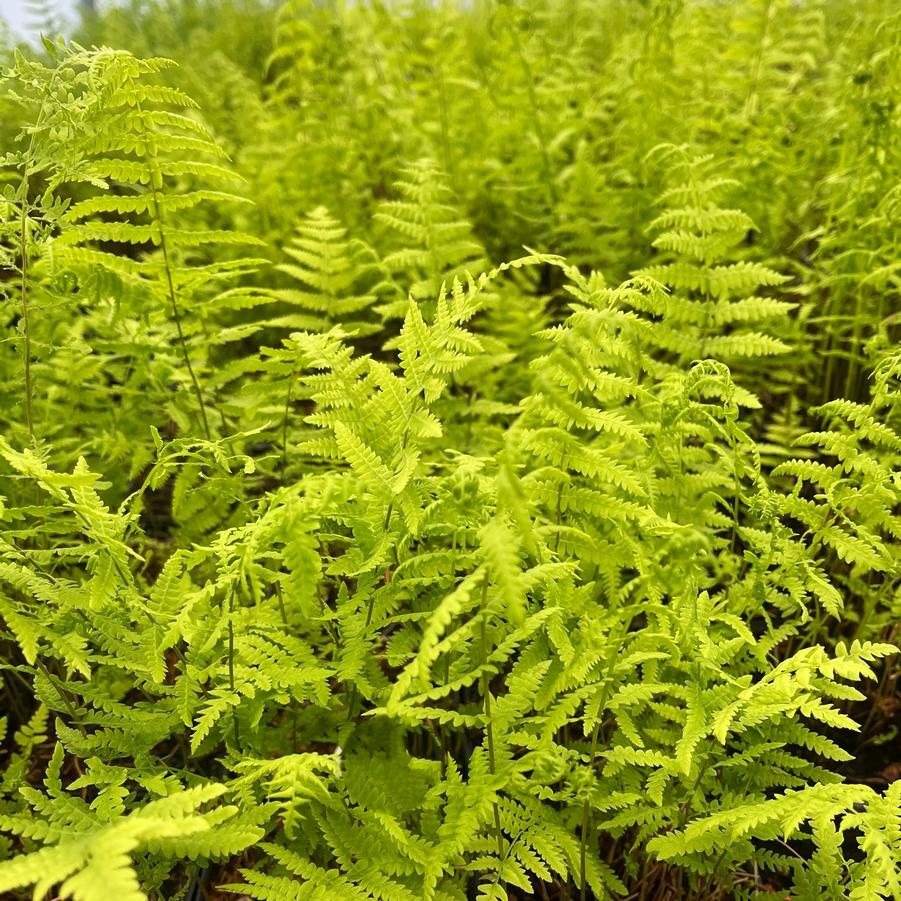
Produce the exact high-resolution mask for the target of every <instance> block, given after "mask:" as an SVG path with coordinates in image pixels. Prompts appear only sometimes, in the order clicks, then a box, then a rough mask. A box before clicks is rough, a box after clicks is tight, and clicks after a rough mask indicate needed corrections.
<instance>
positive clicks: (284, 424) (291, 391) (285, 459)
mask: <svg viewBox="0 0 901 901" xmlns="http://www.w3.org/2000/svg"><path fill="white" fill-rule="evenodd" d="M296 374H297V370H296V369H295V370H293V371H292V372H291V380H290V381H289V382H288V393H287V395H286V396H285V412H284V415H283V416H282V483H284V481H285V471H286V470H287V468H288V418H289V416H290V413H291V397H292V395H293V394H294V377H295V375H296Z"/></svg>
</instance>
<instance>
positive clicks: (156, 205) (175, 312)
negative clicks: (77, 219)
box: [150, 169, 213, 441]
mask: <svg viewBox="0 0 901 901" xmlns="http://www.w3.org/2000/svg"><path fill="white" fill-rule="evenodd" d="M157 174H158V173H157V172H156V171H155V169H154V171H153V172H151V176H150V190H151V191H152V193H153V210H154V216H155V217H156V221H157V224H158V225H159V229H160V250H161V251H162V252H163V268H164V269H165V271H166V285H167V288H168V292H169V303H170V305H171V306H172V318H173V319H174V320H175V329H176V331H177V332H178V343H179V344H180V346H181V352H182V356H183V357H184V359H185V366H186V367H187V370H188V375H189V376H190V378H191V384H192V385H193V387H194V395H195V396H196V398H197V404H198V406H199V407H200V419H201V421H202V422H203V433H204V435H205V436H206V440H207V441H212V440H213V435H212V432H211V431H210V424H209V422H208V421H207V416H206V406H205V404H204V402H203V392H202V391H201V390H200V381H199V380H198V378H197V374H196V373H195V372H194V366H193V365H192V364H191V355H190V354H189V353H188V343H187V341H186V340H185V333H184V329H182V325H181V312H180V311H179V309H178V301H177V300H176V293H175V283H174V282H173V280H172V266H171V264H170V262H169V248H168V245H167V243H166V229H165V228H164V226H163V215H162V211H161V210H160V201H159V191H158V190H157V185H156V179H157Z"/></svg>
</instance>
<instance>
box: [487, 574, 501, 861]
mask: <svg viewBox="0 0 901 901" xmlns="http://www.w3.org/2000/svg"><path fill="white" fill-rule="evenodd" d="M487 598H488V578H487V577H486V578H485V581H484V582H483V583H482V667H483V672H482V703H483V704H484V710H485V721H486V722H485V735H486V738H487V739H488V771H489V772H490V773H491V775H492V776H494V775H495V773H496V769H497V762H496V761H497V758H496V756H495V752H494V725H493V724H492V722H491V692H490V690H489V687H488V681H489V680H488V672H487V670H486V669H484V668H485V667H487V665H488V629H487V625H488V613H487V612H486V611H485V602H486V600H487ZM491 806H492V807H493V809H494V832H495V835H496V837H497V853H498V854H499V855H500V856H501V857H503V856H504V836H503V833H502V832H501V812H500V808H499V807H498V806H497V801H493V802H492V805H491Z"/></svg>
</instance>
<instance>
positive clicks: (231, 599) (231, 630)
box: [228, 588, 241, 750]
mask: <svg viewBox="0 0 901 901" xmlns="http://www.w3.org/2000/svg"><path fill="white" fill-rule="evenodd" d="M234 612H235V589H234V588H232V589H231V590H230V591H229V593H228V688H229V691H231V693H232V695H234V693H235V623H234V616H233V614H234ZM232 725H233V726H234V730H235V747H236V748H238V750H240V749H241V733H240V731H239V729H238V713H237V711H236V710H235V708H234V707H232Z"/></svg>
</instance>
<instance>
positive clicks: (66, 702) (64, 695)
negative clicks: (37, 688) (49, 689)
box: [34, 658, 88, 738]
mask: <svg viewBox="0 0 901 901" xmlns="http://www.w3.org/2000/svg"><path fill="white" fill-rule="evenodd" d="M34 664H35V666H36V667H37V668H38V669H39V670H40V671H41V673H43V675H44V678H45V679H46V680H47V681H48V682H49V683H50V684H51V685H52V686H53V687H54V688H55V689H56V693H57V694H58V695H59V698H60V700H61V701H62V702H63V706H64V707H65V708H66V712H67V713H68V714H69V718H70V719H71V720H72V722H73V723H74V724H75V727H76V728H77V729H78V731H79V732H80V733H81V737H82V738H87V737H88V733H87V731H86V730H85V727H84V726H83V725H82V724H81V722H79V719H78V715H77V714H76V712H75V707H74V705H73V704H72V699H71V698H70V697H69V693H68V692H67V691H65V690H64V689H63V688H62V687H61V686H60V685H58V684H57V682H56V678H55V677H54V676H53V674H52V673H51V672H50V670H49V669H47V667H46V665H45V664H44V662H43V661H42V660H41V659H40V658H36V659H35V661H34Z"/></svg>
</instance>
